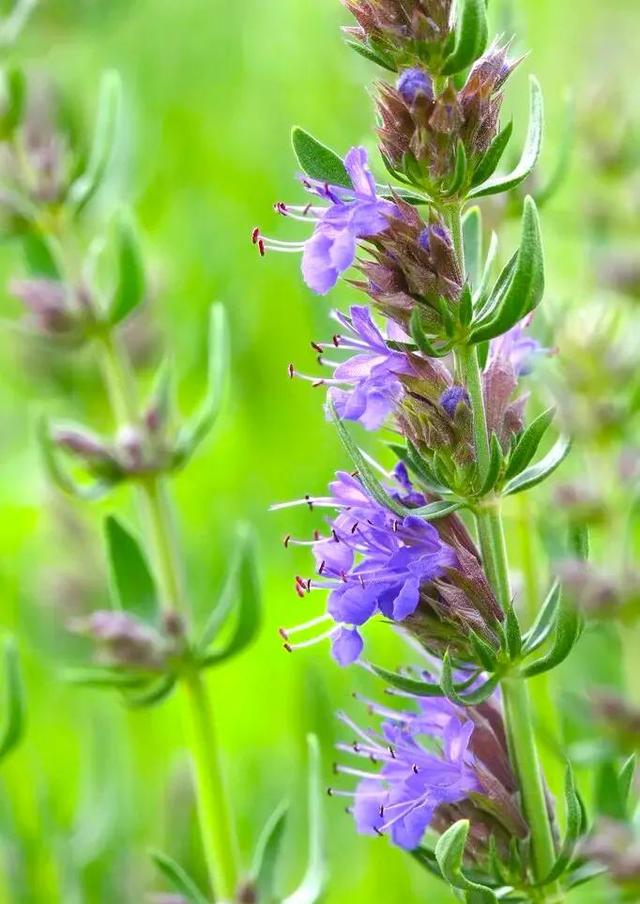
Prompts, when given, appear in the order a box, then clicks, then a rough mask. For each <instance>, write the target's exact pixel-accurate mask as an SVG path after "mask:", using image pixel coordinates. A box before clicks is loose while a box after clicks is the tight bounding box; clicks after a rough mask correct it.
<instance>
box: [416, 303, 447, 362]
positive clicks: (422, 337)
mask: <svg viewBox="0 0 640 904" xmlns="http://www.w3.org/2000/svg"><path fill="white" fill-rule="evenodd" d="M409 330H410V332H411V338H412V339H413V341H414V342H415V344H416V345H417V346H418V348H419V349H420V351H421V352H422V354H423V355H426V356H427V358H443V357H444V356H445V355H447V354H449V351H450V348H449V347H448V346H444V347H443V348H436V347H435V345H434V344H433V343H432V341H431V339H429V337H428V336H427V334H426V333H425V331H424V328H423V326H422V315H421V313H420V309H419V308H417V307H415V308H414V309H413V311H412V312H411V320H410V322H409Z"/></svg>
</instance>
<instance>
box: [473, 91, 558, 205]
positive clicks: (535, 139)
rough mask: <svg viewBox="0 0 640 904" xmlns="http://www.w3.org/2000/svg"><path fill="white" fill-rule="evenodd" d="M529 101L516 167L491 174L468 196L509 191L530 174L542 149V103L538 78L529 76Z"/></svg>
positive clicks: (481, 195)
mask: <svg viewBox="0 0 640 904" xmlns="http://www.w3.org/2000/svg"><path fill="white" fill-rule="evenodd" d="M530 79H531V80H530V85H531V101H530V112H529V129H528V131H527V137H526V139H525V143H524V148H523V150H522V156H521V157H520V161H519V163H518V165H517V166H516V168H515V169H514V170H512V171H511V172H510V173H508V174H507V175H504V176H500V175H497V176H493V177H492V178H490V179H488V180H487V181H486V182H483V183H482V184H481V185H478V186H476V187H475V188H472V189H471V191H470V192H469V198H482V197H484V196H485V195H495V194H497V193H499V192H505V191H511V189H513V188H515V187H516V186H517V185H520V183H521V182H524V180H525V179H526V178H527V177H528V176H529V175H531V173H532V172H533V169H534V167H535V165H536V163H537V162H538V158H539V157H540V151H541V149H542V134H543V128H544V105H543V101H542V90H541V88H540V84H539V83H538V80H537V79H536V78H534V76H531V77H530Z"/></svg>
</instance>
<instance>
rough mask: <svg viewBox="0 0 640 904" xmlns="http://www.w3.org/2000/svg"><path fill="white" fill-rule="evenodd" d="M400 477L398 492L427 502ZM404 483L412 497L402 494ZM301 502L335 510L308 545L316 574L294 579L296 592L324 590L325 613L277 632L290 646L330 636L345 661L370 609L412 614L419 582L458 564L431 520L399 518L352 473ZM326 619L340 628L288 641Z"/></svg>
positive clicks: (398, 616) (396, 617)
mask: <svg viewBox="0 0 640 904" xmlns="http://www.w3.org/2000/svg"><path fill="white" fill-rule="evenodd" d="M400 477H401V480H400V481H399V488H400V491H401V492H400V494H398V496H397V498H400V499H402V500H403V501H406V500H407V499H410V500H411V502H412V503H413V504H415V502H422V503H424V499H423V498H422V497H419V494H415V493H414V492H413V488H412V487H411V485H410V484H409V482H408V477H407V475H406V471H404V472H403V471H402V470H401V471H400ZM403 484H404V485H403ZM407 485H408V487H409V495H408V496H404V495H402V491H403V490H406V489H407ZM416 497H418V498H416ZM303 501H304V502H306V504H308V505H312V506H319V507H320V506H326V507H330V508H333V509H337V510H338V514H337V515H336V516H335V517H334V518H333V519H330V520H329V522H328V523H329V527H330V534H329V536H326V537H322V536H319V535H318V536H317V537H316V539H314V540H313V541H312V543H311V545H312V549H313V556H314V559H315V563H316V570H317V573H318V578H317V579H315V580H310V579H309V580H306V581H305V580H303V579H302V578H298V579H297V581H296V586H297V589H298V592H299V594H300V595H301V596H303V595H304V594H305V593H307V592H309V591H311V590H317V589H322V590H328V591H329V596H328V600H327V612H326V614H325V615H324V616H320V617H319V618H316V619H313V620H312V621H311V622H306V623H305V624H303V625H298V626H296V627H295V628H292V629H288V630H286V631H282V632H281V633H282V634H283V636H284V637H285V640H286V641H287V645H286V646H287V649H289V650H292V649H298V648H300V647H305V646H309V645H311V644H313V643H317V642H318V641H319V640H323V639H325V638H330V639H331V640H332V643H333V653H334V658H335V659H336V660H337V661H338V662H339V663H340V664H341V665H348V664H349V663H351V662H353V661H355V660H356V659H357V658H358V657H359V656H360V653H361V651H362V641H361V638H360V635H359V632H358V631H357V629H358V628H359V627H361V626H362V625H364V624H365V623H366V622H367V621H369V619H370V618H372V617H373V616H374V615H383V616H384V617H385V618H388V619H390V620H392V621H396V622H401V621H403V620H404V619H406V618H407V617H408V616H409V615H412V614H413V613H414V612H415V610H416V608H417V606H418V603H419V601H420V591H421V587H422V586H423V585H424V584H428V583H429V582H431V581H433V580H435V579H436V578H439V577H440V576H442V575H443V574H444V572H445V570H446V569H447V568H450V567H454V566H456V565H457V564H458V560H457V557H456V554H455V552H454V550H453V549H452V548H451V547H450V546H448V545H447V544H446V543H444V542H443V541H442V540H441V538H440V535H439V534H438V531H437V530H436V528H435V527H434V526H433V525H432V524H430V523H428V522H426V521H423V520H422V518H420V517H418V516H416V515H412V514H411V513H410V512H408V513H407V514H406V515H405V516H404V517H402V516H398V515H396V514H395V513H394V512H393V511H391V510H390V509H387V508H385V507H384V506H383V505H380V503H378V502H376V501H375V500H373V499H371V497H370V496H369V494H368V493H367V491H366V490H365V488H364V486H363V485H362V484H361V483H360V481H359V480H358V479H357V478H355V477H353V476H352V475H350V474H346V473H344V472H338V474H337V478H336V480H335V481H334V482H333V483H332V484H331V485H330V495H329V496H327V497H322V498H319V499H306V500H303ZM299 542H300V541H295V540H291V538H290V537H288V538H287V541H286V543H287V545H289V544H295V543H299ZM331 621H333V622H334V623H335V625H337V627H335V626H334V627H330V628H329V629H328V630H327V631H326V633H324V634H322V635H320V636H319V637H316V638H314V639H312V640H310V641H305V642H303V643H300V644H296V645H295V647H294V646H292V645H291V644H289V643H288V641H289V638H290V636H291V635H292V634H294V633H296V632H298V631H302V630H306V629H308V628H310V627H312V626H315V625H319V624H323V623H325V622H331ZM345 628H347V629H348V632H349V633H345Z"/></svg>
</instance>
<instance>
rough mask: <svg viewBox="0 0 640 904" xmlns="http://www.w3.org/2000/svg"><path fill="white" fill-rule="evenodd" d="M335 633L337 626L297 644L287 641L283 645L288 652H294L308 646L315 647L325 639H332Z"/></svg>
mask: <svg viewBox="0 0 640 904" xmlns="http://www.w3.org/2000/svg"><path fill="white" fill-rule="evenodd" d="M335 633H336V628H331V630H330V631H326V632H325V633H324V634H320V635H318V637H312V638H311V640H304V641H302V642H301V643H296V644H290V643H285V644H283V646H284V648H285V650H286V651H287V653H293V652H295V651H296V650H304V649H306V648H307V647H313V646H315V645H316V644H317V643H322V641H323V640H330V639H331V637H333V635H334V634H335Z"/></svg>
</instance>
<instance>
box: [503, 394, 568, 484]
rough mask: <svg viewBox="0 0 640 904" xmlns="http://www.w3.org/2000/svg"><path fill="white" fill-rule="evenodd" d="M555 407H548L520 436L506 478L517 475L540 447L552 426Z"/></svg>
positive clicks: (510, 459)
mask: <svg viewBox="0 0 640 904" xmlns="http://www.w3.org/2000/svg"><path fill="white" fill-rule="evenodd" d="M555 413H556V409H555V407H552V408H548V409H547V410H546V411H544V412H543V413H542V414H541V415H540V416H539V417H537V418H536V419H535V420H534V421H533V422H532V423H531V424H530V425H529V426H528V427H527V429H526V430H525V431H524V433H523V434H522V435H521V436H520V438H519V440H518V442H517V443H516V446H515V448H514V450H513V452H512V453H511V456H510V458H509V464H508V465H507V470H506V471H505V475H504V476H505V480H509V479H510V478H511V477H515V476H516V475H517V474H520V472H521V471H524V469H525V468H526V467H527V465H528V464H529V463H530V462H531V460H532V459H533V457H534V455H535V454H536V452H537V451H538V447H539V445H540V443H541V442H542V439H543V437H544V435H545V433H546V432H547V430H548V429H549V427H550V426H551V423H552V421H553V418H554V415H555Z"/></svg>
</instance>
